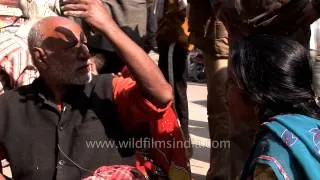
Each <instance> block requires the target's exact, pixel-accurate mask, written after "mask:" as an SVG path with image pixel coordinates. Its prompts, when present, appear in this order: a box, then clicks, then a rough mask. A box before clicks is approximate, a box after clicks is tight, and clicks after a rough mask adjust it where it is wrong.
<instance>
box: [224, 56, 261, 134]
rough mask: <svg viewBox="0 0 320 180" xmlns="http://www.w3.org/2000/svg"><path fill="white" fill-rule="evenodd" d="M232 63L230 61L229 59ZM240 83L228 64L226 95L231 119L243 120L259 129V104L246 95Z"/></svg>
mask: <svg viewBox="0 0 320 180" xmlns="http://www.w3.org/2000/svg"><path fill="white" fill-rule="evenodd" d="M229 63H230V61H229ZM242 92H243V90H242V89H241V86H240V84H239V83H238V80H237V78H236V76H235V73H234V72H233V68H232V66H231V65H230V64H229V66H228V80H227V82H226V93H227V94H226V97H227V107H228V110H229V115H230V117H231V119H237V120H240V121H243V122H244V123H246V124H247V125H248V126H250V127H251V128H253V129H256V130H257V129H258V127H259V125H260V123H259V116H258V114H259V108H258V105H257V104H255V103H254V102H252V101H251V100H250V99H249V98H248V97H247V96H246V95H244V94H243V93H242Z"/></svg>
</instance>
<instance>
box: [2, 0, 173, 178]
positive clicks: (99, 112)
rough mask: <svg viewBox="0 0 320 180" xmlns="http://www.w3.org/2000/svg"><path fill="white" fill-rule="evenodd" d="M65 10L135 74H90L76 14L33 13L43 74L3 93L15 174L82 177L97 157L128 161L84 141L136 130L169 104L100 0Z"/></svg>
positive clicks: (34, 43) (32, 41) (164, 89)
mask: <svg viewBox="0 0 320 180" xmlns="http://www.w3.org/2000/svg"><path fill="white" fill-rule="evenodd" d="M63 10H64V13H65V14H66V15H70V16H77V17H81V18H83V19H84V20H85V21H86V22H87V23H89V24H90V25H91V26H93V27H94V28H96V29H97V30H99V31H100V32H101V33H102V34H103V35H104V36H105V37H106V38H108V39H109V41H110V42H112V43H113V45H114V47H115V48H116V49H117V52H118V53H119V54H120V55H121V57H122V58H123V61H124V62H125V63H126V65H127V66H128V68H129V69H130V71H131V73H132V74H133V76H134V78H135V80H136V82H134V81H132V80H131V79H123V78H121V77H113V76H112V75H109V74H106V75H101V76H92V75H91V72H90V71H91V69H90V64H91V62H90V60H89V58H90V54H89V51H88V48H87V45H86V43H87V40H86V37H85V35H84V34H83V32H82V30H81V28H80V27H79V26H78V25H77V24H76V23H74V22H73V21H71V20H69V19H66V18H63V17H48V18H45V19H43V20H40V21H38V22H37V23H36V24H35V25H34V26H33V27H32V29H31V31H30V33H29V37H28V45H29V51H30V53H31V56H32V59H33V61H34V64H35V66H36V67H37V69H38V70H39V72H40V77H39V78H38V79H36V80H35V81H34V82H33V83H32V84H31V85H28V86H23V87H21V88H18V89H16V90H13V91H8V92H7V93H5V94H4V95H2V96H1V97H0V142H1V143H3V144H4V146H5V148H6V149H7V152H8V156H9V159H10V164H11V169H12V174H13V178H14V179H68V180H69V179H80V178H83V177H86V176H88V175H90V173H91V171H90V170H94V169H96V168H97V167H99V166H102V165H114V164H127V162H124V161H123V158H122V157H121V155H123V154H121V153H120V152H119V151H118V149H117V148H116V147H108V148H90V147H88V142H93V141H104V140H108V141H109V140H110V141H113V140H124V139H125V138H127V137H129V135H130V136H131V135H136V134H140V133H142V132H144V130H146V129H144V127H145V126H142V125H143V124H144V123H145V122H148V121H150V120H152V119H153V118H155V117H157V118H158V117H161V116H162V115H163V114H164V113H166V112H167V110H168V109H169V108H170V103H171V100H172V89H171V87H170V85H169V84H168V83H167V82H166V80H165V79H164V77H163V75H162V74H161V72H160V70H159V69H158V67H157V66H156V65H155V64H154V63H153V62H152V60H150V58H149V57H148V55H147V54H145V52H144V51H143V50H142V49H141V48H140V47H139V46H137V45H136V44H135V43H134V42H133V41H132V40H131V39H130V38H129V37H127V36H126V35H125V33H123V32H122V31H121V30H120V28H119V27H118V26H117V25H116V23H115V22H114V21H113V19H112V18H111V16H110V15H109V14H108V13H107V11H106V9H105V8H104V6H103V3H102V2H101V1H100V0H78V1H75V0H66V1H65V5H64V7H63ZM128 102H131V103H128ZM119 109H120V110H121V112H122V114H121V115H120V118H119V119H120V120H119V121H117V120H116V119H117V118H115V117H116V116H117V115H116V112H117V111H118V110H119ZM126 135H127V136H126Z"/></svg>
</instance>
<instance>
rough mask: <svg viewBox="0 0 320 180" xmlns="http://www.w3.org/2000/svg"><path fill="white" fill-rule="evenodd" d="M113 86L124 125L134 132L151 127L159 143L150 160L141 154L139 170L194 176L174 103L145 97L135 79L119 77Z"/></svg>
mask: <svg viewBox="0 0 320 180" xmlns="http://www.w3.org/2000/svg"><path fill="white" fill-rule="evenodd" d="M113 88H114V89H113V95H114V103H115V104H116V105H117V107H118V118H119V119H120V121H121V122H122V124H124V127H125V128H127V130H128V131H130V132H144V131H146V130H147V129H148V130H149V133H150V134H151V138H152V140H153V142H155V143H156V142H158V143H156V144H155V145H154V146H152V147H151V148H149V149H148V150H149V151H150V154H151V158H150V159H146V158H145V157H144V156H143V155H142V154H141V153H139V152H138V153H137V162H136V167H137V169H139V170H140V171H141V172H142V173H143V174H144V175H147V172H148V173H155V171H157V167H159V168H161V169H162V170H163V171H164V173H165V174H166V175H168V177H169V179H191V175H190V170H189V160H188V158H187V156H186V150H185V147H184V146H183V144H184V143H183V142H185V141H184V139H183V135H182V131H181V129H180V127H179V124H178V119H177V116H176V114H175V112H174V110H173V108H172V103H169V104H168V105H167V107H165V108H159V107H156V106H154V105H153V104H152V103H151V102H149V101H148V100H147V99H145V98H144V97H143V96H142V94H141V91H140V90H139V89H138V86H136V82H135V81H133V80H132V79H131V78H122V77H115V78H114V80H113ZM161 142H164V143H165V144H161Z"/></svg>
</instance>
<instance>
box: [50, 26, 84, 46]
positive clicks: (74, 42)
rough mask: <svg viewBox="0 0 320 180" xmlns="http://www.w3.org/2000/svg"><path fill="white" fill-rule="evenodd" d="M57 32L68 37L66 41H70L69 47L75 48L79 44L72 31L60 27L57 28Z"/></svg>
mask: <svg viewBox="0 0 320 180" xmlns="http://www.w3.org/2000/svg"><path fill="white" fill-rule="evenodd" d="M55 31H57V32H59V33H61V34H63V35H64V36H65V37H66V39H67V40H68V43H69V44H70V46H68V47H73V46H75V45H77V44H78V39H77V37H76V36H75V35H74V33H73V32H72V31H71V30H69V29H67V28H65V27H62V26H59V27H56V29H55ZM80 38H81V35H80Z"/></svg>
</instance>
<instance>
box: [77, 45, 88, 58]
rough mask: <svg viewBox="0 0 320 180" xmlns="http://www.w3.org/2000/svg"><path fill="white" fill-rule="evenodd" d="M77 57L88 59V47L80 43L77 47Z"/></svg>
mask: <svg viewBox="0 0 320 180" xmlns="http://www.w3.org/2000/svg"><path fill="white" fill-rule="evenodd" d="M79 58H80V59H83V60H88V59H89V58H90V53H89V48H88V46H87V45H85V44H81V46H80V49H79Z"/></svg>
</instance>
